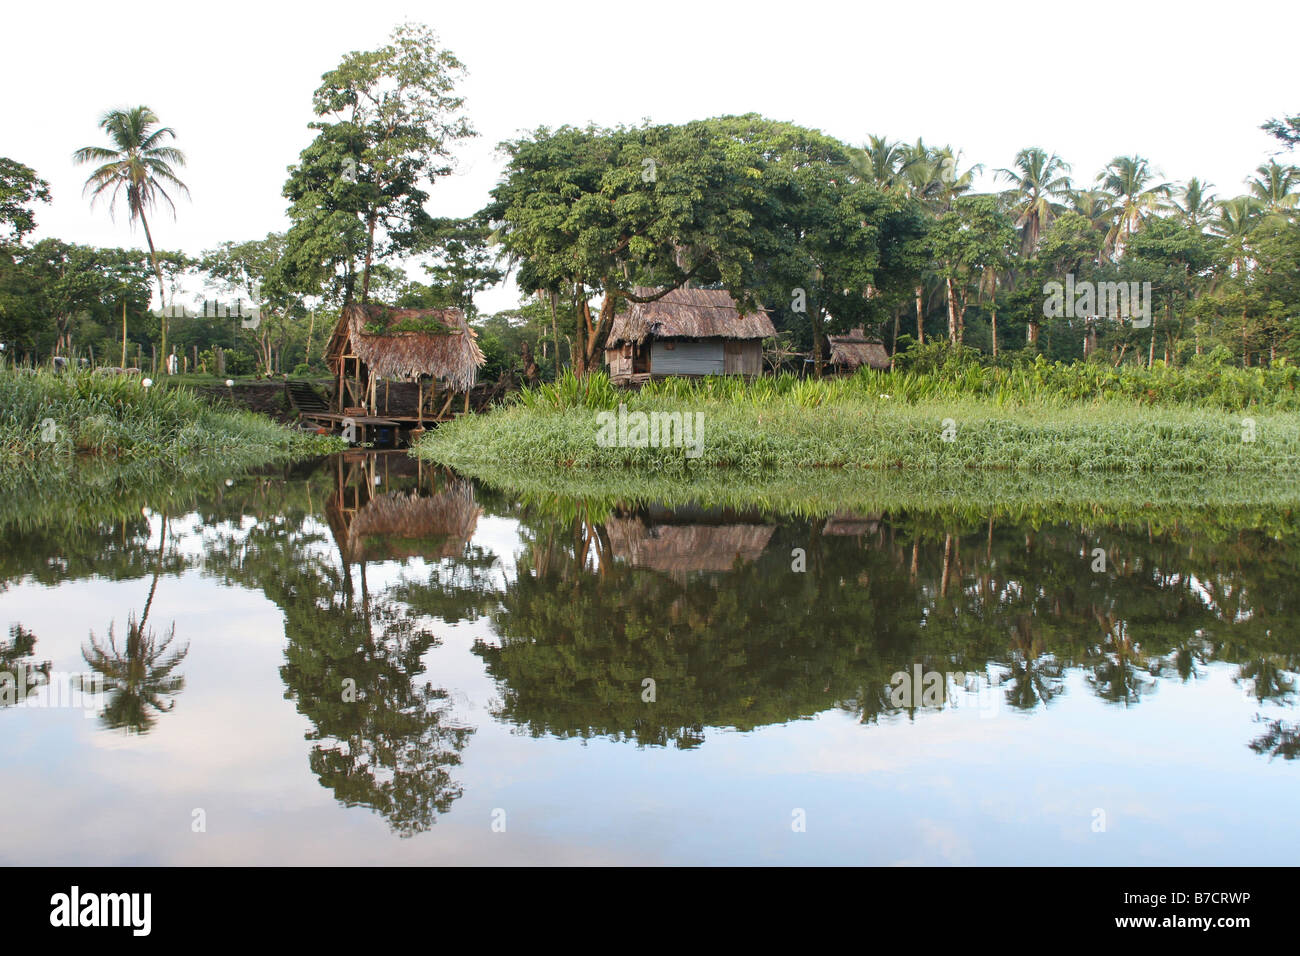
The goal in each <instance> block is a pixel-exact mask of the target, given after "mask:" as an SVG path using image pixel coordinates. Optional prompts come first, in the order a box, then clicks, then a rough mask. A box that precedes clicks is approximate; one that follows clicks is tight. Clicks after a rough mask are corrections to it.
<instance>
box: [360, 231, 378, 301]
mask: <svg viewBox="0 0 1300 956" xmlns="http://www.w3.org/2000/svg"><path fill="white" fill-rule="evenodd" d="M374 257H375V214H374V213H373V212H372V213H371V214H370V218H369V220H368V221H367V223H366V264H365V268H364V270H363V271H362V273H361V304H362V305H365V304H366V303H367V302H369V301H370V263H371V261H372V260H373V259H374Z"/></svg>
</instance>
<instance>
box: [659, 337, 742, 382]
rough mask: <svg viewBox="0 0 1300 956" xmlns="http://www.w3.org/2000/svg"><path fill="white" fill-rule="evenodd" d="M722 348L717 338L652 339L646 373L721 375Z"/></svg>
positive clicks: (722, 369) (722, 371)
mask: <svg viewBox="0 0 1300 956" xmlns="http://www.w3.org/2000/svg"><path fill="white" fill-rule="evenodd" d="M723 351H724V350H723V345H722V340H721V339H703V340H696V341H691V340H689V339H677V340H673V341H661V340H657V339H656V340H655V342H654V344H653V346H652V348H651V352H650V374H651V375H722V374H723V373H724V370H725V359H724V355H723Z"/></svg>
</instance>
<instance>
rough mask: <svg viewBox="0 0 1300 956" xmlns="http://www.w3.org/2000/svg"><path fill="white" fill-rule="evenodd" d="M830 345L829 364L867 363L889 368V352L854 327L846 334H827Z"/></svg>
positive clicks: (857, 365) (874, 366)
mask: <svg viewBox="0 0 1300 956" xmlns="http://www.w3.org/2000/svg"><path fill="white" fill-rule="evenodd" d="M827 339H828V340H829V342H830V346H831V364H833V365H842V366H844V367H845V368H859V367H860V366H863V365H869V366H871V367H872V368H874V369H878V370H879V369H887V368H889V353H888V352H886V351H885V347H884V346H883V345H881V344H880V343H879V342H873V341H871V340H870V339H868V338H867V337H866V336H865V335H864V334H863V332H862V329H854V330H853V331H851V332H850V333H849V334H848V335H831V336H827Z"/></svg>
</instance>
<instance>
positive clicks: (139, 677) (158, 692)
mask: <svg viewBox="0 0 1300 956" xmlns="http://www.w3.org/2000/svg"><path fill="white" fill-rule="evenodd" d="M166 550H167V515H166V514H164V515H163V516H162V528H161V532H160V534H159V538H158V554H157V556H156V559H155V561H154V573H153V579H152V581H151V582H150V584H149V596H148V597H147V598H146V599H145V602H144V611H143V613H141V615H140V619H139V621H138V622H137V621H136V618H135V615H134V614H128V615H127V619H126V641H125V643H124V644H123V645H122V647H120V648H119V647H118V646H117V638H116V637H115V636H114V634H113V624H112V623H111V622H110V623H109V625H108V638H107V642H106V643H100V642H99V641H97V640H96V639H95V635H94V633H93V632H92V633H91V635H90V644H89V646H87V647H85V648H83V649H82V652H81V656H82V657H83V658H84V659H85V661H86V664H87V665H89V667H90V669H91V670H93V671H95V672H96V673H97V674H100V675H102V677H103V689H104V690H105V691H106V692H107V693H108V694H109V698H108V703H107V705H105V708H104V713H103V714H101V715H100V716H101V719H102V720H103V721H104V723H106V724H108V726H109V727H112V728H113V729H114V730H116V729H119V728H125V729H126V730H128V731H130V732H132V733H138V734H143V733H147V732H148V731H149V730H150V729H151V728H152V727H153V725H154V721H155V719H156V718H155V716H154V715H155V714H161V713H166V712H167V711H169V710H171V709H172V707H174V706H175V703H176V702H175V701H174V700H172V699H171V698H172V697H174V696H175V695H176V694H179V693H180V692H181V690H182V688H184V686H185V678H184V677H182V676H180V675H179V674H173V673H172V672H173V671H174V670H175V669H176V668H177V667H178V666H179V665H180V662H181V661H182V660H184V659H185V655H186V654H187V653H188V652H189V645H188V644H187V645H186V646H185V647H183V648H180V649H178V650H171V646H172V643H173V642H174V641H175V639H176V625H175V624H174V623H173V624H172V626H171V627H170V628H169V629H168V631H167V633H166V636H165V637H163V638H162V639H159V637H158V636H157V635H156V634H155V633H154V632H153V631H150V630H148V626H149V611H150V610H151V609H152V608H153V600H154V596H155V595H156V594H157V591H158V578H159V576H160V575H161V574H162V570H163V563H164V556H165V554H166Z"/></svg>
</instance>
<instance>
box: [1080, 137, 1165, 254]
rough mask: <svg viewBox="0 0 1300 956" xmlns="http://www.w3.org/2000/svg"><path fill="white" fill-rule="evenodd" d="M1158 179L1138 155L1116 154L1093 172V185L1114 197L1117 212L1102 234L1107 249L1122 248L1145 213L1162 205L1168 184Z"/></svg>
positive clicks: (1144, 216) (1142, 219)
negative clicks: (1104, 237)
mask: <svg viewBox="0 0 1300 956" xmlns="http://www.w3.org/2000/svg"><path fill="white" fill-rule="evenodd" d="M1158 179H1159V174H1158V173H1157V172H1156V171H1155V170H1154V169H1153V168H1152V167H1151V164H1150V163H1149V162H1148V161H1147V160H1145V159H1143V158H1142V157H1141V156H1116V157H1115V158H1114V159H1112V160H1111V161H1110V164H1109V165H1107V167H1106V168H1105V169H1103V170H1102V171H1101V172H1100V173H1099V174H1098V175H1097V184H1098V185H1099V186H1101V188H1102V189H1104V190H1105V191H1106V192H1108V193H1110V194H1111V196H1113V197H1114V205H1115V207H1116V210H1117V213H1118V215H1117V216H1116V218H1115V224H1114V225H1113V226H1111V229H1110V232H1109V233H1107V235H1106V250H1107V251H1108V252H1110V253H1112V254H1114V253H1115V252H1116V251H1117V250H1120V249H1122V248H1123V246H1124V244H1125V243H1126V242H1127V241H1128V239H1129V237H1130V236H1132V235H1133V233H1135V232H1137V230H1138V229H1140V228H1141V227H1142V223H1143V221H1144V220H1145V219H1146V218H1147V216H1149V215H1151V214H1152V213H1153V212H1156V211H1157V210H1159V209H1161V208H1163V207H1164V205H1165V203H1166V202H1167V200H1168V199H1169V195H1170V192H1171V187H1170V185H1169V184H1168V183H1166V182H1160V181H1158Z"/></svg>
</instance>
